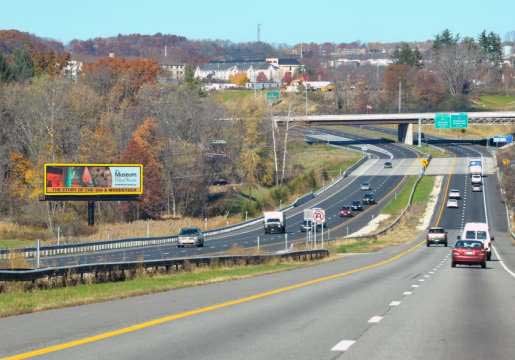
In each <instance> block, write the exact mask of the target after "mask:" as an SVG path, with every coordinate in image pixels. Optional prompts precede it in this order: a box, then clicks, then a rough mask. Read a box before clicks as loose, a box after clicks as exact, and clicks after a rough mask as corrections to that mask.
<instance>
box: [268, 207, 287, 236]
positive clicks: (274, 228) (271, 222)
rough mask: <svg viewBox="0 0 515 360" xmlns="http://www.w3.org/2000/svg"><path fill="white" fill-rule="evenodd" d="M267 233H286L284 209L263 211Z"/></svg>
mask: <svg viewBox="0 0 515 360" xmlns="http://www.w3.org/2000/svg"><path fill="white" fill-rule="evenodd" d="M263 226H264V228H265V234H284V233H286V216H285V215H284V212H282V211H265V212H264V213H263Z"/></svg>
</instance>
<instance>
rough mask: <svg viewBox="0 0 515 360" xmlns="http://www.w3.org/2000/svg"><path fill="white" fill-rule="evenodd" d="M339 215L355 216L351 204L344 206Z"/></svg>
mask: <svg viewBox="0 0 515 360" xmlns="http://www.w3.org/2000/svg"><path fill="white" fill-rule="evenodd" d="M338 215H340V216H341V217H353V216H354V214H353V213H352V209H351V207H350V206H342V208H341V209H340V212H339V213H338Z"/></svg>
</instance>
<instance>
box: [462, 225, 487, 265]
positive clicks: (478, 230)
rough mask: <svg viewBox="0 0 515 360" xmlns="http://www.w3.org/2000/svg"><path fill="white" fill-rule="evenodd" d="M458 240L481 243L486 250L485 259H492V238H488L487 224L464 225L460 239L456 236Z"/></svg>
mask: <svg viewBox="0 0 515 360" xmlns="http://www.w3.org/2000/svg"><path fill="white" fill-rule="evenodd" d="M458 240H477V241H481V242H482V243H483V246H484V247H485V250H486V259H487V260H490V259H491V258H492V248H491V242H492V241H493V240H494V237H493V236H490V229H489V227H488V224H487V223H466V224H465V227H464V228H463V232H462V234H461V237H460V236H458Z"/></svg>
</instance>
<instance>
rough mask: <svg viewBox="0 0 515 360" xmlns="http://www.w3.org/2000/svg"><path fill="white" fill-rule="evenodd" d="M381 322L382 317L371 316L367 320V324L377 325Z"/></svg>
mask: <svg viewBox="0 0 515 360" xmlns="http://www.w3.org/2000/svg"><path fill="white" fill-rule="evenodd" d="M381 320H383V317H382V316H377V315H376V316H372V317H371V318H370V319H368V323H369V324H377V323H379V322H380V321H381Z"/></svg>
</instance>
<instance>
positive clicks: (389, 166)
mask: <svg viewBox="0 0 515 360" xmlns="http://www.w3.org/2000/svg"><path fill="white" fill-rule="evenodd" d="M392 167H393V165H392V163H391V162H390V161H385V163H384V168H385V169H391V168H392Z"/></svg>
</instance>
